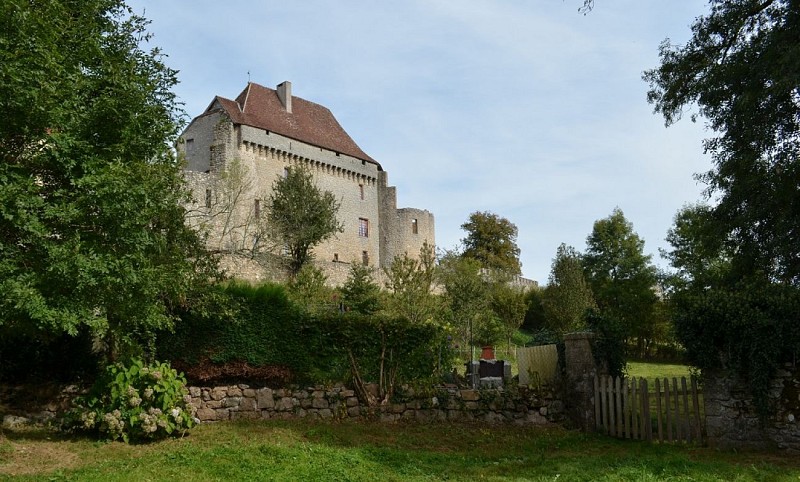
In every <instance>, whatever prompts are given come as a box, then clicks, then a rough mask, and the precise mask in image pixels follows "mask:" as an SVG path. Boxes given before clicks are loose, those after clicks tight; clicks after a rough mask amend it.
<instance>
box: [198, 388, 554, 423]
mask: <svg viewBox="0 0 800 482" xmlns="http://www.w3.org/2000/svg"><path fill="white" fill-rule="evenodd" d="M368 388H370V387H368ZM371 388H373V389H375V387H374V386H372V387H371ZM189 393H190V395H191V397H192V405H194V407H195V408H197V412H196V416H197V418H199V419H200V421H202V422H212V421H222V420H237V419H253V420H257V419H292V418H328V419H330V418H336V419H343V418H378V419H380V420H382V421H387V422H392V421H398V420H419V421H432V420H440V421H481V422H490V423H495V422H504V423H515V424H520V425H548V424H551V423H555V422H561V421H562V420H563V418H564V416H563V403H562V401H561V400H560V398H558V397H556V396H555V395H554V394H553V392H552V391H549V390H546V389H543V390H538V391H536V390H527V389H522V388H520V389H517V390H502V389H491V390H462V389H458V388H439V389H436V390H435V391H434V392H433V393H432V394H427V395H424V396H423V395H419V396H418V395H415V394H414V393H413V391H406V392H405V393H404V395H403V396H400V397H396V398H397V400H396V401H395V402H394V403H390V404H387V405H384V406H381V407H373V408H372V409H371V408H369V407H367V406H364V405H363V404H362V403H361V402H360V401H359V399H358V397H356V395H355V392H354V391H353V390H350V389H348V388H346V387H344V386H342V385H337V386H335V387H333V388H326V387H322V386H317V387H308V388H298V389H271V388H257V389H256V388H251V387H249V386H248V385H234V386H227V387H190V388H189Z"/></svg>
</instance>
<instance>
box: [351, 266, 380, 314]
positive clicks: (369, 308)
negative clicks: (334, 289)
mask: <svg viewBox="0 0 800 482" xmlns="http://www.w3.org/2000/svg"><path fill="white" fill-rule="evenodd" d="M341 292H342V303H344V306H346V307H347V308H348V309H349V310H351V311H354V312H356V313H361V314H363V315H371V314H373V313H375V312H376V311H378V310H380V308H381V298H380V294H381V293H380V292H381V288H380V286H378V284H377V283H375V279H374V278H373V277H372V268H370V267H369V266H364V265H363V264H358V263H353V264H352V265H351V266H350V275H349V276H348V277H347V281H345V283H344V285H343V286H342V288H341Z"/></svg>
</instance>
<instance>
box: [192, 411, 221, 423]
mask: <svg viewBox="0 0 800 482" xmlns="http://www.w3.org/2000/svg"><path fill="white" fill-rule="evenodd" d="M195 416H196V417H197V418H199V419H200V421H201V422H213V421H215V420H217V412H216V411H215V410H212V409H210V408H199V409H197V413H196V414H195Z"/></svg>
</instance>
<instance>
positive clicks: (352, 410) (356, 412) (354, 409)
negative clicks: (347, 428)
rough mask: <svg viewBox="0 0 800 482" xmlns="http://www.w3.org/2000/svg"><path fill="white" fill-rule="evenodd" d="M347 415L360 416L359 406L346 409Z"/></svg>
mask: <svg viewBox="0 0 800 482" xmlns="http://www.w3.org/2000/svg"><path fill="white" fill-rule="evenodd" d="M347 416H348V417H354V418H355V417H360V416H361V407H356V406H352V407H350V408H348V409H347Z"/></svg>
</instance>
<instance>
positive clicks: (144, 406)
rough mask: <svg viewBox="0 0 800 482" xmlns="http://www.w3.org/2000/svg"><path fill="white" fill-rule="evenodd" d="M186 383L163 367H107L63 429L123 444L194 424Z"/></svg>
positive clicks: (135, 362) (138, 363)
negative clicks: (95, 435) (90, 433)
mask: <svg viewBox="0 0 800 482" xmlns="http://www.w3.org/2000/svg"><path fill="white" fill-rule="evenodd" d="M191 411H192V406H191V404H190V403H189V397H188V394H187V390H186V380H185V379H184V378H183V375H180V374H178V372H177V371H175V370H174V369H173V368H171V367H170V366H169V364H167V363H154V364H152V365H146V364H144V363H143V362H142V361H141V360H133V361H132V362H131V363H130V364H129V365H127V366H125V365H122V364H119V363H118V364H114V365H110V366H108V367H107V368H106V372H105V373H104V374H103V375H102V376H101V377H100V378H98V380H97V381H96V382H95V384H94V386H93V387H92V389H91V390H90V391H89V393H88V394H87V395H86V396H85V397H79V398H77V399H76V400H75V408H73V409H72V410H71V411H70V412H69V413H67V415H66V417H65V419H64V428H65V429H66V430H68V431H86V432H93V433H99V434H100V435H101V436H102V437H107V438H109V439H111V440H116V439H119V438H121V439H122V440H124V441H125V442H132V441H141V440H157V439H161V438H165V437H167V436H170V435H176V434H179V433H180V434H182V433H184V432H185V431H186V430H187V429H189V428H191V427H192V426H194V424H195V421H194V419H193V417H192V413H191Z"/></svg>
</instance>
